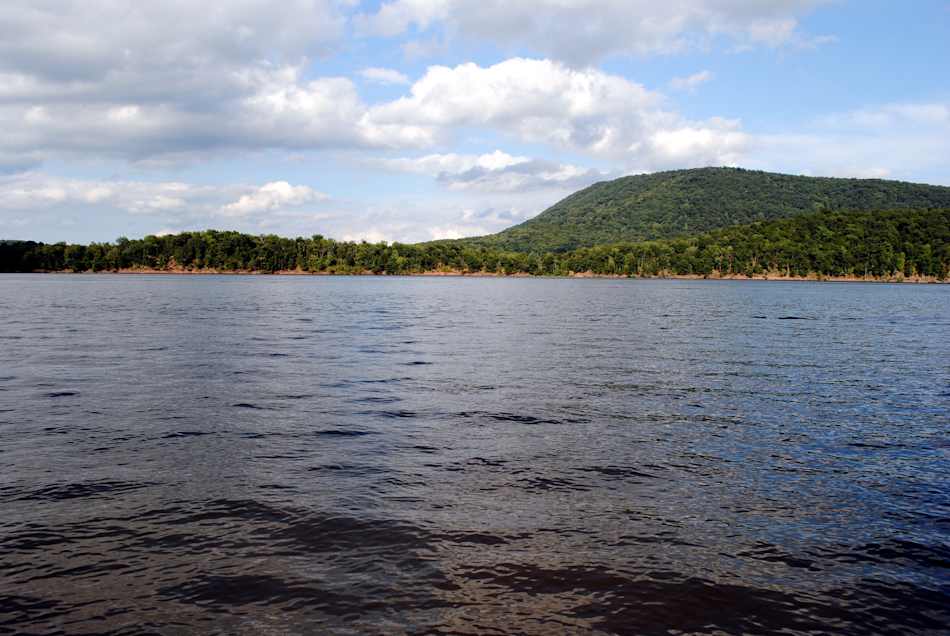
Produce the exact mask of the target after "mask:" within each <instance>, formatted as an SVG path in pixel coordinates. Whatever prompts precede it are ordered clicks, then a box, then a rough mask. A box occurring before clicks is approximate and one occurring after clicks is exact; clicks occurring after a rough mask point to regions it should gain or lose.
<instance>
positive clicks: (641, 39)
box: [357, 0, 824, 64]
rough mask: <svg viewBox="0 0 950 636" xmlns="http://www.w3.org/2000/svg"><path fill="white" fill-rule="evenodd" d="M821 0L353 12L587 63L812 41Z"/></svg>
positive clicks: (368, 21)
mask: <svg viewBox="0 0 950 636" xmlns="http://www.w3.org/2000/svg"><path fill="white" fill-rule="evenodd" d="M823 3H824V1H823V0H783V1H782V2H762V1H761V0H678V1H676V2H662V3H661V2H654V1H653V0H570V1H565V0H534V1H533V2H510V1H507V0H478V1H477V2H476V1H475V0H389V1H388V2H384V3H383V4H382V5H381V6H380V8H379V10H378V11H377V12H375V13H371V14H363V15H361V16H358V18H357V24H358V25H359V26H360V28H361V29H362V30H363V32H364V33H368V34H373V35H381V36H395V35H399V34H403V33H406V32H408V31H409V30H410V29H412V28H416V29H418V30H419V31H423V32H424V31H426V30H428V29H431V28H433V27H435V26H442V27H444V28H445V29H446V30H447V31H448V32H451V33H457V34H460V35H461V36H463V37H468V38H471V39H476V40H488V41H492V42H495V43H496V44H498V45H501V46H504V47H525V46H527V47H529V48H530V49H531V50H532V51H535V52H540V53H542V54H544V55H548V56H551V57H555V58H557V59H561V60H565V61H568V62H572V63H578V64H587V63H590V62H593V61H596V60H598V59H600V58H603V57H605V56H608V55H612V54H639V55H646V54H656V53H671V52H676V51H682V50H685V49H690V48H695V47H698V46H704V45H707V44H708V43H709V42H711V41H713V40H715V39H716V38H727V39H729V40H730V41H731V42H733V43H734V45H735V46H740V47H748V46H757V45H767V46H780V45H783V44H788V43H790V42H803V43H809V44H813V43H815V42H817V41H818V40H816V39H815V38H806V37H804V36H800V35H799V33H798V25H799V19H800V18H801V17H802V16H803V15H805V14H807V13H808V12H809V11H810V10H811V9H813V8H814V7H815V6H817V5H820V4H823Z"/></svg>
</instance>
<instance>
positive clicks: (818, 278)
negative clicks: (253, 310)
mask: <svg viewBox="0 0 950 636" xmlns="http://www.w3.org/2000/svg"><path fill="white" fill-rule="evenodd" d="M34 273H37V274H132V275H154V274H174V275H182V276H207V275H222V274H223V275H235V276H237V275H240V276H390V275H395V276H438V277H443V276H458V277H464V278H612V279H613V278H616V279H619V278H631V279H661V280H663V279H672V280H766V281H790V282H832V283H915V284H922V283H927V284H934V283H936V284H948V283H950V279H948V280H940V279H938V278H936V277H934V276H906V277H905V276H888V277H876V276H869V277H866V278H865V277H860V276H822V275H819V274H809V275H808V276H785V275H784V274H778V273H767V274H756V275H754V276H746V275H745V274H720V273H718V272H713V273H712V274H709V275H708V276H704V275H702V274H672V273H668V272H662V273H660V274H657V275H655V276H625V275H623V274H595V273H593V272H572V273H571V274H568V275H564V276H535V275H533V274H528V273H525V272H517V273H514V274H500V273H497V272H462V271H457V270H438V271H429V272H413V273H405V274H376V273H374V272H372V271H369V270H367V271H363V272H349V273H342V272H307V271H303V270H299V269H288V270H279V271H275V272H264V271H259V270H218V269H200V270H196V269H184V268H168V269H153V268H144V267H143V268H130V269H118V270H101V271H98V272H74V271H72V270H61V271H37V272H34Z"/></svg>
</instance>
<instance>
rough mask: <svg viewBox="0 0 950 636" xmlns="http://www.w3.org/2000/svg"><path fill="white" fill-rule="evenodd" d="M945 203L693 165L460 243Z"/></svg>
mask: <svg viewBox="0 0 950 636" xmlns="http://www.w3.org/2000/svg"><path fill="white" fill-rule="evenodd" d="M948 206H950V187H942V186H931V185H922V184H915V183H905V182H901V181H884V180H880V179H837V178H828V177H801V176H792V175H785V174H775V173H769V172H759V171H753V170H743V169H741V168H697V169H693V170H674V171H671V172H657V173H654V174H643V175H636V176H631V177H622V178H620V179H615V180H614V181H605V182H601V183H596V184H594V185H592V186H590V187H589V188H585V189H583V190H580V191H579V192H576V193H574V194H572V195H571V196H569V197H567V198H566V199H564V200H562V201H560V202H559V203H556V204H555V205H553V206H551V207H550V208H548V209H547V210H545V211H544V212H542V213H541V214H539V215H538V216H536V217H534V218H533V219H530V220H528V221H525V222H524V223H522V224H520V225H516V226H514V227H511V228H509V229H507V230H504V231H503V232H500V233H498V234H493V235H490V236H483V237H477V238H472V239H461V241H462V242H463V243H465V244H468V245H477V246H482V247H491V248H495V249H502V250H512V251H519V252H548V251H567V250H571V249H575V248H578V247H588V246H592V245H603V244H611V243H621V242H635V241H643V240H652V239H666V238H674V237H678V236H692V235H696V234H700V233H703V232H708V231H711V230H716V229H720V228H725V227H730V226H734V225H741V224H746V223H753V222H756V221H768V220H773V219H780V218H789V217H793V216H796V215H799V214H805V213H808V212H819V211H822V210H856V211H859V210H887V209H922V208H937V207H948Z"/></svg>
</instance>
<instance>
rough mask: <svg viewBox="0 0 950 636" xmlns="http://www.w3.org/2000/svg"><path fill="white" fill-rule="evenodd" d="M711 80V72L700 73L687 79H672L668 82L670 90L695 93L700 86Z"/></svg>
mask: <svg viewBox="0 0 950 636" xmlns="http://www.w3.org/2000/svg"><path fill="white" fill-rule="evenodd" d="M712 78H713V74H712V72H711V71H700V72H698V73H693V74H692V75H689V76H687V77H674V78H673V79H672V80H670V88H672V89H673V90H677V91H689V92H692V91H695V90H696V88H697V87H698V86H699V85H700V84H705V83H706V82H708V81H710V80H711V79H712Z"/></svg>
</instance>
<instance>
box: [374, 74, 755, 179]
mask: <svg viewBox="0 0 950 636" xmlns="http://www.w3.org/2000/svg"><path fill="white" fill-rule="evenodd" d="M663 101H664V100H663V97H662V96H661V95H660V94H658V93H654V92H652V91H649V90H647V89H646V88H644V87H643V86H641V85H640V84H636V83H634V82H631V81H629V80H627V79H625V78H622V77H620V76H617V75H610V74H607V73H604V72H602V71H599V70H595V69H584V70H576V69H571V68H568V67H566V66H564V65H562V64H559V63H557V62H553V61H551V60H531V59H523V58H514V59H510V60H506V61H504V62H500V63H498V64H495V65H494V66H490V67H481V66H478V65H476V64H471V63H469V64H462V65H459V66H456V67H454V68H449V67H445V66H433V67H430V68H429V69H428V71H427V72H426V74H425V75H424V76H423V77H422V78H421V79H420V80H419V81H417V82H416V83H415V84H413V86H412V88H411V90H410V95H409V96H408V97H403V98H400V99H397V100H394V101H392V102H388V103H385V104H381V105H378V106H375V107H373V108H371V109H370V110H369V114H368V119H369V121H371V122H373V123H375V124H376V125H385V126H389V127H393V128H395V129H410V130H414V131H418V134H419V137H420V138H429V139H431V140H433V141H434V140H437V139H442V138H445V137H447V136H448V135H450V133H451V131H452V130H453V129H455V128H459V127H469V126H483V127H487V128H491V129H494V130H499V131H501V132H503V133H507V134H509V135H511V136H513V137H515V138H517V139H518V140H520V141H525V142H531V143H544V144H548V145H551V146H554V147H558V148H565V149H570V150H574V151H581V152H585V153H588V154H590V155H593V156H601V157H606V158H611V159H614V160H622V161H624V162H625V163H626V164H629V165H635V166H638V167H642V169H649V168H653V167H666V166H668V165H670V164H669V161H671V160H676V161H684V160H685V161H686V162H687V165H702V164H708V163H724V162H728V161H730V160H731V159H733V158H734V157H735V156H736V154H737V153H738V152H739V151H740V150H741V146H742V144H743V143H744V137H743V134H742V133H741V131H740V130H739V129H738V123H737V122H735V121H728V120H724V119H718V118H712V119H709V120H706V121H702V122H691V121H687V120H685V119H684V118H682V117H681V116H679V115H678V114H677V113H675V112H672V111H669V110H666V109H665V108H664V107H663ZM690 139H691V140H692V141H690V142H689V143H687V141H689V140H690ZM686 146H688V147H689V148H691V149H692V150H693V151H694V152H695V154H692V155H689V156H686V155H685V154H684V153H681V152H679V151H678V150H677V149H678V148H682V147H686ZM678 167H682V166H678Z"/></svg>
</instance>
